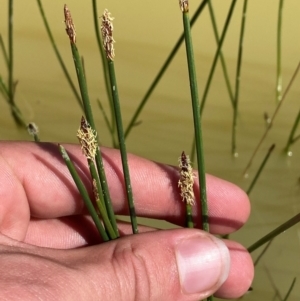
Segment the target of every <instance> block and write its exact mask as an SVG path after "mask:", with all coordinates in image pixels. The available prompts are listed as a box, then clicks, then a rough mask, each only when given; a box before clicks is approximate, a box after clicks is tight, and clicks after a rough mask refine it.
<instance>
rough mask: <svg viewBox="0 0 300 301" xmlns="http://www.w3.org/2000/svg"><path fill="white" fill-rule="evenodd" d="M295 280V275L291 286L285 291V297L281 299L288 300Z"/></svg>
mask: <svg viewBox="0 0 300 301" xmlns="http://www.w3.org/2000/svg"><path fill="white" fill-rule="evenodd" d="M296 280H297V278H296V277H295V278H294V279H293V281H292V284H291V286H290V287H289V290H288V292H287V293H286V295H285V297H284V298H283V300H282V301H287V300H288V298H289V296H290V294H291V292H292V291H293V288H294V286H295V283H296Z"/></svg>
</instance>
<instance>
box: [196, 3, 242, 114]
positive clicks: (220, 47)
mask: <svg viewBox="0 0 300 301" xmlns="http://www.w3.org/2000/svg"><path fill="white" fill-rule="evenodd" d="M236 1H237V0H232V2H231V5H230V8H229V11H228V14H227V18H226V21H225V25H224V28H223V31H222V34H221V37H220V40H219V43H218V47H217V50H216V53H215V56H214V59H213V63H212V66H211V69H210V73H209V76H208V79H207V82H206V86H205V89H204V92H203V96H202V100H201V106H200V112H203V109H204V106H205V102H206V98H207V95H208V91H209V88H210V85H211V82H212V78H213V75H214V73H215V69H216V66H217V61H218V58H219V55H220V51H221V49H222V46H223V42H224V40H225V36H226V33H227V29H228V26H229V24H230V20H231V17H232V15H233V11H234V7H235V4H236Z"/></svg>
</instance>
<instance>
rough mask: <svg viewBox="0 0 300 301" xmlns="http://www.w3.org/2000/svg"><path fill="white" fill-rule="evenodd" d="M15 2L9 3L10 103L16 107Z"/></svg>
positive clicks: (10, 0)
mask: <svg viewBox="0 0 300 301" xmlns="http://www.w3.org/2000/svg"><path fill="white" fill-rule="evenodd" d="M13 2H14V1H13V0H9V1H8V95H9V103H10V105H11V106H13V105H14V90H15V89H14V81H13V71H14V56H13V24H14V20H13Z"/></svg>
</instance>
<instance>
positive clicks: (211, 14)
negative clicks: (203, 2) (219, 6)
mask: <svg viewBox="0 0 300 301" xmlns="http://www.w3.org/2000/svg"><path fill="white" fill-rule="evenodd" d="M208 9H209V15H210V19H211V23H212V26H213V31H214V35H215V39H216V42H217V44H218V43H219V33H218V28H217V22H216V18H215V14H214V9H213V6H212V1H211V0H208ZM220 61H221V66H222V69H223V73H224V79H225V83H226V88H227V91H228V94H229V98H230V101H231V104H232V106H234V97H233V93H232V88H231V84H230V80H229V76H228V72H227V67H226V62H225V58H224V55H223V52H222V51H221V50H220Z"/></svg>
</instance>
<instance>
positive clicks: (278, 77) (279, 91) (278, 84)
mask: <svg viewBox="0 0 300 301" xmlns="http://www.w3.org/2000/svg"><path fill="white" fill-rule="evenodd" d="M283 2H284V0H279V8H278V21H277V68H276V102H280V101H281V98H282V72H281V45H282V43H281V28H282V11H283Z"/></svg>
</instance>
